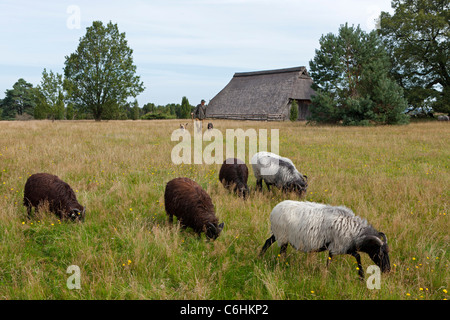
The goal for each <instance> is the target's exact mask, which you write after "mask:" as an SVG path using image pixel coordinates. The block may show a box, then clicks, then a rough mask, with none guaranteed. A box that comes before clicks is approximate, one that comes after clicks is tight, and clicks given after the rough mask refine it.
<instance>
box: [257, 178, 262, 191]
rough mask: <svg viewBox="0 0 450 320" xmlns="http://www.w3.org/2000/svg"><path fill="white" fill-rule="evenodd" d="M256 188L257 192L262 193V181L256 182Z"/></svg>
mask: <svg viewBox="0 0 450 320" xmlns="http://www.w3.org/2000/svg"><path fill="white" fill-rule="evenodd" d="M256 188H257V189H258V190H259V191H262V179H258V180H256Z"/></svg>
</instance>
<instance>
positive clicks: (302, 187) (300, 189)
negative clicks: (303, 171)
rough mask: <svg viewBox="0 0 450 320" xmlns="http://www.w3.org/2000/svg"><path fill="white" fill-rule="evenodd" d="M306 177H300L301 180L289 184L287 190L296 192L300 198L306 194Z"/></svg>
mask: <svg viewBox="0 0 450 320" xmlns="http://www.w3.org/2000/svg"><path fill="white" fill-rule="evenodd" d="M307 179H308V177H307V176H305V175H302V177H301V178H299V179H297V180H295V181H293V182H291V183H289V184H288V186H287V189H288V190H289V191H294V192H296V193H297V194H298V195H299V196H300V197H301V196H302V195H303V194H304V193H305V192H306V189H307V188H308V180H307Z"/></svg>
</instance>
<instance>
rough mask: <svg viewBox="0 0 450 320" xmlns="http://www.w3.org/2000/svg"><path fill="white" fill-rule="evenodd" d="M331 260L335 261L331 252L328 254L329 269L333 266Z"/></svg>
mask: <svg viewBox="0 0 450 320" xmlns="http://www.w3.org/2000/svg"><path fill="white" fill-rule="evenodd" d="M331 259H333V255H332V254H331V252H329V253H328V259H327V268H328V266H329V265H330V264H331Z"/></svg>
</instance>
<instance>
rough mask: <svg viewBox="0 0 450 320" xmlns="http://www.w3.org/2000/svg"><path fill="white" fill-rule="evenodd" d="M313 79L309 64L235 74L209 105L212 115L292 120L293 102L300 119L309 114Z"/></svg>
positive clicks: (239, 118) (208, 113) (207, 112)
mask: <svg viewBox="0 0 450 320" xmlns="http://www.w3.org/2000/svg"><path fill="white" fill-rule="evenodd" d="M312 82H313V81H312V79H311V77H310V76H309V75H308V72H307V71H306V68H305V67H295V68H287V69H277V70H266V71H256V72H239V73H235V74H234V76H233V78H232V79H231V81H230V82H229V83H228V84H227V85H226V86H225V88H223V89H222V91H220V92H219V93H218V94H217V95H216V96H215V97H214V98H213V99H212V100H211V101H210V102H209V104H208V106H207V108H206V116H207V117H208V118H221V119H237V120H288V119H289V112H290V108H291V103H292V101H293V100H294V99H295V100H296V101H297V104H298V109H299V112H298V120H305V119H306V117H307V116H308V115H309V110H308V106H309V104H310V103H311V95H313V94H314V90H313V89H311V84H312Z"/></svg>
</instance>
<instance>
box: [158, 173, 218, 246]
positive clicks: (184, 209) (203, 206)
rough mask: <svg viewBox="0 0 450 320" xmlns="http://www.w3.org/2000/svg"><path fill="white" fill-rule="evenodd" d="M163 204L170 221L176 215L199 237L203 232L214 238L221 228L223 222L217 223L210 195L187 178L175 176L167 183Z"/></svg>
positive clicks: (184, 226)
mask: <svg viewBox="0 0 450 320" xmlns="http://www.w3.org/2000/svg"><path fill="white" fill-rule="evenodd" d="M164 205H165V210H166V213H167V215H168V216H169V222H170V223H173V216H176V217H177V219H178V220H179V221H180V224H181V226H182V227H183V228H187V227H191V228H192V229H193V230H194V232H196V233H197V234H198V236H199V237H200V236H201V233H202V232H204V233H205V235H206V237H207V238H208V239H209V240H215V239H217V237H218V236H219V235H220V232H221V231H222V229H223V226H224V223H223V222H222V223H221V224H219V221H218V219H217V217H216V216H215V210H214V205H213V203H212V200H211V197H210V196H209V195H208V194H207V193H206V191H205V190H203V189H202V187H201V186H200V185H199V184H198V183H197V182H195V181H193V180H191V179H189V178H175V179H173V180H171V181H169V182H168V183H167V185H166V189H165V191H164Z"/></svg>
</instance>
